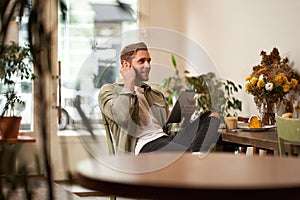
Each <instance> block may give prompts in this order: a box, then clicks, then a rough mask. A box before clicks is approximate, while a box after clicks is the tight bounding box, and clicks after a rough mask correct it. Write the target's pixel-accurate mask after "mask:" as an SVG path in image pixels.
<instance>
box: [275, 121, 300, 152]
mask: <svg viewBox="0 0 300 200" xmlns="http://www.w3.org/2000/svg"><path fill="white" fill-rule="evenodd" d="M276 124H277V134H278V144H279V153H280V156H292V155H293V154H295V152H294V150H295V148H297V147H298V148H299V147H300V119H296V118H283V117H280V116H276ZM287 147H288V148H287ZM296 153H297V152H296ZM299 156H300V155H299Z"/></svg>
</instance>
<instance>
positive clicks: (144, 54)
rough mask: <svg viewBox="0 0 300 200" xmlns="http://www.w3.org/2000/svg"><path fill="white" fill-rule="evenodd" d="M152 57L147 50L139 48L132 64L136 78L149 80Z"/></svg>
mask: <svg viewBox="0 0 300 200" xmlns="http://www.w3.org/2000/svg"><path fill="white" fill-rule="evenodd" d="M150 62H151V57H150V54H149V52H148V51H147V50H138V51H137V52H136V54H135V56H134V57H133V59H132V60H131V65H132V67H133V68H134V70H135V72H136V78H137V79H139V81H148V80H149V72H150V70H151V66H150Z"/></svg>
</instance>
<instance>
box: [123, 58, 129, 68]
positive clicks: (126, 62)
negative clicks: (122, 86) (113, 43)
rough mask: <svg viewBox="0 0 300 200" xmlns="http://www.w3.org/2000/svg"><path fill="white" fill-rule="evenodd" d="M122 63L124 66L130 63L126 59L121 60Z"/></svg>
mask: <svg viewBox="0 0 300 200" xmlns="http://www.w3.org/2000/svg"><path fill="white" fill-rule="evenodd" d="M122 65H123V66H124V67H129V66H130V63H129V62H128V61H127V60H122Z"/></svg>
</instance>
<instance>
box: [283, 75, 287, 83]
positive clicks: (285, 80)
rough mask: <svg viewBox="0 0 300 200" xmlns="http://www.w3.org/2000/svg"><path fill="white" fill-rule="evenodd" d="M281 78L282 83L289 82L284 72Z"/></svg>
mask: <svg viewBox="0 0 300 200" xmlns="http://www.w3.org/2000/svg"><path fill="white" fill-rule="evenodd" d="M282 79H283V82H284V83H288V82H289V80H288V78H287V77H286V75H285V74H284V75H283V77H282Z"/></svg>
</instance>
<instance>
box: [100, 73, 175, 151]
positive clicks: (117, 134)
mask: <svg viewBox="0 0 300 200" xmlns="http://www.w3.org/2000/svg"><path fill="white" fill-rule="evenodd" d="M123 86H124V81H123V79H121V78H118V79H117V80H116V82H115V83H113V84H105V85H103V86H102V87H101V89H100V92H99V96H98V100H99V105H100V109H101V112H102V114H104V115H105V116H106V119H107V121H108V124H109V127H110V130H111V133H112V135H113V139H114V144H115V145H116V147H117V148H116V151H117V152H121V151H123V152H134V149H135V146H136V142H137V139H138V138H137V137H136V128H137V125H138V124H139V117H138V116H139V115H138V113H139V103H138V98H137V96H136V94H134V93H132V92H131V91H130V90H129V89H127V88H124V87H123ZM143 87H144V94H145V98H146V100H147V101H148V103H149V105H150V107H151V111H152V113H153V115H154V117H155V118H156V119H157V120H158V122H159V124H160V125H161V127H162V128H163V129H164V131H165V132H166V133H169V130H170V128H171V124H170V125H167V126H166V124H165V123H166V120H167V117H168V115H169V107H168V104H167V102H166V100H165V97H164V95H163V94H162V93H161V92H159V91H158V90H155V89H152V88H151V87H150V86H149V85H147V84H145V83H144V84H143Z"/></svg>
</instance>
